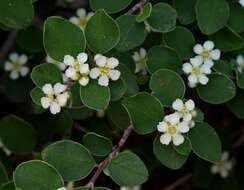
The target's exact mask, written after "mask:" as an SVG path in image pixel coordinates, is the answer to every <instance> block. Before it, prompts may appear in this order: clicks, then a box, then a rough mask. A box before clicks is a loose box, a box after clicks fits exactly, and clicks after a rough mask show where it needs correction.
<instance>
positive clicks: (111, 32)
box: [85, 3, 120, 53]
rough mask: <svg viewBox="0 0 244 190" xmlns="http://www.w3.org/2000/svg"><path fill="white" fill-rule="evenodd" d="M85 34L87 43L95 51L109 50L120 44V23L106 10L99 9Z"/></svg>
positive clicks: (104, 51)
mask: <svg viewBox="0 0 244 190" xmlns="http://www.w3.org/2000/svg"><path fill="white" fill-rule="evenodd" d="M103 4H104V3H103ZM85 35H86V40H87V45H88V47H89V49H90V50H92V51H93V52H94V53H106V52H108V51H109V50H111V49H112V48H113V47H115V46H116V45H117V44H118V42H119V39H120V31H119V26H118V24H117V23H116V21H115V20H114V19H113V18H112V17H110V16H109V15H108V14H107V13H106V12H105V11H104V10H98V11H97V12H96V13H95V14H94V15H93V16H92V17H91V18H90V19H89V21H88V23H87V25H86V28H85Z"/></svg>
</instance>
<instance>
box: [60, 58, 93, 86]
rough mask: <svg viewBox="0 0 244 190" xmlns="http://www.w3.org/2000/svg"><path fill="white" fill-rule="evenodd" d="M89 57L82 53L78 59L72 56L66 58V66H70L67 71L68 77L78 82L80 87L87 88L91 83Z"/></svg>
mask: <svg viewBox="0 0 244 190" xmlns="http://www.w3.org/2000/svg"><path fill="white" fill-rule="evenodd" d="M87 60H88V55H87V54H86V53H80V54H79V55H78V56H77V59H74V57H72V56H70V55H66V56H64V64H65V65H67V66H68V68H67V69H66V71H65V75H66V77H68V78H70V79H72V80H75V81H76V80H78V81H79V83H80V85H82V86H86V85H87V84H88V83H89V77H88V76H89V73H90V69H89V65H88V64H87V63H86V61H87Z"/></svg>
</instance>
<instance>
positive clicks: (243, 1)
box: [239, 0, 244, 8]
mask: <svg viewBox="0 0 244 190" xmlns="http://www.w3.org/2000/svg"><path fill="white" fill-rule="evenodd" d="M239 3H240V4H241V6H242V7H243V8H244V0H239Z"/></svg>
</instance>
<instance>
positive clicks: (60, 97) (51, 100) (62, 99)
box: [41, 83, 69, 114]
mask: <svg viewBox="0 0 244 190" xmlns="http://www.w3.org/2000/svg"><path fill="white" fill-rule="evenodd" d="M66 89H67V86H66V85H63V84H61V83H56V84H55V85H54V87H52V85H51V84H45V85H44V86H43V87H42V91H43V92H44V94H45V95H46V96H44V97H42V98H41V105H42V107H43V108H44V109H48V108H49V107H50V112H51V113H52V114H56V113H59V112H60V111H61V107H64V106H65V105H66V104H67V101H68V98H69V94H68V92H67V91H66Z"/></svg>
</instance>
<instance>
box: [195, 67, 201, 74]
mask: <svg viewBox="0 0 244 190" xmlns="http://www.w3.org/2000/svg"><path fill="white" fill-rule="evenodd" d="M193 73H194V74H195V75H200V73H201V69H200V67H194V68H193Z"/></svg>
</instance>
